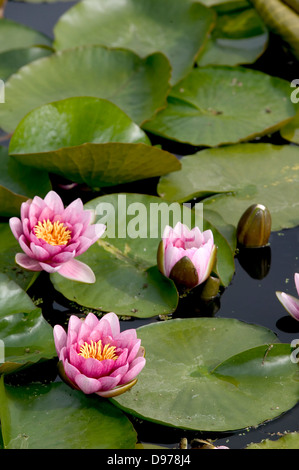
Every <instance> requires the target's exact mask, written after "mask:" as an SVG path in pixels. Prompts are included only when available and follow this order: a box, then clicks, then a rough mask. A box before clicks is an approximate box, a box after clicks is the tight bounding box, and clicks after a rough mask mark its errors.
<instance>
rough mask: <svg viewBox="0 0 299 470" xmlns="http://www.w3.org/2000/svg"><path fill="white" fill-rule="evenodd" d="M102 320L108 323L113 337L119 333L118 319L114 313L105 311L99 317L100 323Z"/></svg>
mask: <svg viewBox="0 0 299 470" xmlns="http://www.w3.org/2000/svg"><path fill="white" fill-rule="evenodd" d="M103 320H105V321H107V322H108V323H109V325H110V328H111V333H112V336H113V337H114V336H117V335H119V333H120V325H119V319H118V316H117V315H116V314H115V313H113V312H110V313H107V314H106V315H104V316H103V317H102V318H101V320H100V321H99V323H101V322H102V321H103Z"/></svg>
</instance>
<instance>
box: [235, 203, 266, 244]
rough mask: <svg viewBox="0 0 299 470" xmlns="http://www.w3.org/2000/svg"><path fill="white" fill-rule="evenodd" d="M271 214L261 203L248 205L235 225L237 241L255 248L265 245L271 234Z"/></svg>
mask: <svg viewBox="0 0 299 470" xmlns="http://www.w3.org/2000/svg"><path fill="white" fill-rule="evenodd" d="M271 224H272V220H271V214H270V212H269V210H268V209H267V207H265V206H263V205H262V204H253V205H252V206H250V207H248V209H247V210H246V211H245V212H244V214H243V215H242V217H241V218H240V220H239V223H238V226H237V240H238V243H239V244H241V245H243V246H245V247H247V248H255V247H260V246H265V245H267V243H268V241H269V237H270V234H271Z"/></svg>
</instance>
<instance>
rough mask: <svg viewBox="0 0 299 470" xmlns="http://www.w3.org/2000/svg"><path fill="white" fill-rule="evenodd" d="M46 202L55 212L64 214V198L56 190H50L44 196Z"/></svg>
mask: <svg viewBox="0 0 299 470" xmlns="http://www.w3.org/2000/svg"><path fill="white" fill-rule="evenodd" d="M44 202H45V204H46V205H47V206H48V207H49V208H50V209H52V211H53V212H55V214H62V213H63V212H64V205H63V203H62V200H61V198H60V196H59V195H58V194H57V193H56V192H55V191H49V192H48V194H47V195H46V197H45V198H44Z"/></svg>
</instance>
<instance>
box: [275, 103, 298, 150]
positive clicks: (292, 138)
mask: <svg viewBox="0 0 299 470" xmlns="http://www.w3.org/2000/svg"><path fill="white" fill-rule="evenodd" d="M280 134H281V136H282V137H283V138H284V139H286V140H288V141H289V142H293V143H294V144H298V145H299V108H298V111H297V114H296V116H295V117H294V119H292V121H290V122H289V123H288V124H287V125H286V126H285V127H283V128H282V129H281V130H280Z"/></svg>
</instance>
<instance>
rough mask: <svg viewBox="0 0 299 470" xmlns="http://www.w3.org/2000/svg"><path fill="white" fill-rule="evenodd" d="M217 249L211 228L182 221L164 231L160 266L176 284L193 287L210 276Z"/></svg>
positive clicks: (160, 246) (159, 258) (159, 257)
mask: <svg viewBox="0 0 299 470" xmlns="http://www.w3.org/2000/svg"><path fill="white" fill-rule="evenodd" d="M216 251H217V248H216V245H215V244H214V237H213V233H212V231H211V230H206V231H204V232H201V231H200V230H199V228H198V227H195V228H193V229H192V230H189V229H188V227H186V225H184V224H181V223H180V222H178V223H177V224H176V226H175V227H174V228H171V227H169V226H166V228H165V230H164V233H163V237H162V241H161V242H160V244H159V247H158V254H157V262H158V268H159V270H160V271H161V273H162V274H164V275H165V276H166V277H169V278H170V279H172V280H173V281H174V282H175V284H177V285H180V286H184V287H186V288H187V289H192V288H193V287H196V286H198V285H199V284H202V283H203V282H204V281H206V279H207V278H208V277H209V275H210V273H211V271H212V269H213V266H214V264H215V260H216Z"/></svg>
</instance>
